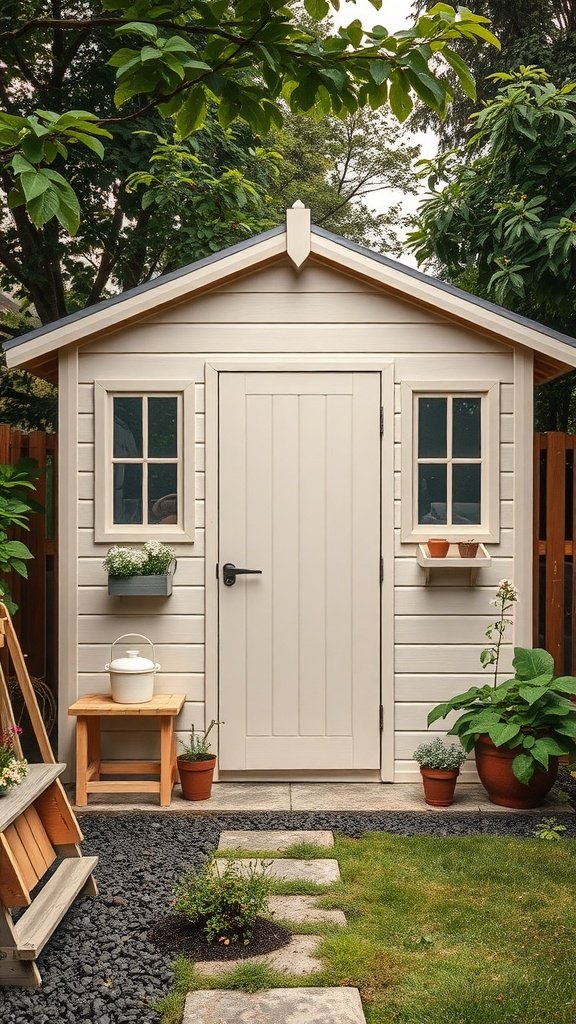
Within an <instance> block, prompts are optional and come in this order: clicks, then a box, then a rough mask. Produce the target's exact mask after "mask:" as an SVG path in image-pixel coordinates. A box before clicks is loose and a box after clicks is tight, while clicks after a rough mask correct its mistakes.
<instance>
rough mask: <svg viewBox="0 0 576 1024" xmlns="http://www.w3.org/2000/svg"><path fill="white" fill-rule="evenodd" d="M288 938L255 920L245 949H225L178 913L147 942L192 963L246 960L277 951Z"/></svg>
mask: <svg viewBox="0 0 576 1024" xmlns="http://www.w3.org/2000/svg"><path fill="white" fill-rule="evenodd" d="M291 938H292V935H291V933H290V932H289V931H288V929H287V928H283V927H282V925H281V924H276V922H275V921H268V920H266V918H264V917H258V918H257V919H256V925H255V927H254V931H253V932H252V938H251V939H250V942H249V943H248V945H247V946H245V945H244V944H243V943H242V942H231V943H230V945H229V946H226V945H224V943H223V942H208V941H207V939H206V937H205V936H204V934H203V933H202V932H201V931H200V930H199V928H198V927H195V926H194V925H192V924H190V922H189V921H188V919H187V918H185V917H183V916H182V914H169V915H168V916H167V917H163V918H162V919H161V920H160V921H157V922H156V923H155V924H154V925H153V927H152V928H151V929H150V931H149V933H148V940H149V942H152V943H153V944H154V945H155V946H157V947H158V949H160V950H161V951H162V952H163V953H183V954H184V955H185V956H189V957H191V958H192V959H193V960H247V959H249V958H250V957H252V956H258V955H259V954H261V953H271V952H272V951H273V950H274V949H281V948H282V946H287V945H288V943H289V942H290V939H291Z"/></svg>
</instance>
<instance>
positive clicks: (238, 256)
mask: <svg viewBox="0 0 576 1024" xmlns="http://www.w3.org/2000/svg"><path fill="white" fill-rule="evenodd" d="M285 252H286V233H285V232H282V233H281V234H278V235H274V237H273V238H267V239H265V240H264V241H262V242H258V243H257V244H256V245H252V246H247V247H246V248H245V249H242V250H241V251H240V252H235V253H232V254H231V255H230V256H225V257H224V258H223V259H221V260H215V262H214V263H210V264H208V266H204V267H199V268H198V269H197V270H191V271H190V273H189V274H182V276H181V277H178V278H176V279H175V280H173V281H164V282H162V283H160V282H159V283H158V286H157V287H154V288H148V289H146V290H144V291H140V292H138V293H137V294H136V295H131V296H127V297H126V298H125V299H124V300H123V301H120V302H116V303H114V304H113V305H110V306H106V307H104V308H101V309H98V308H96V309H95V310H94V312H93V313H88V314H87V315H86V316H85V317H82V318H80V319H78V320H74V321H73V322H72V323H68V324H64V325H63V326H62V327H60V328H58V327H55V328H54V330H52V331H49V332H48V333H47V334H43V335H41V336H40V337H38V338H32V339H31V340H30V341H28V342H25V343H24V344H22V345H16V346H15V347H14V348H10V349H8V350H7V351H6V365H7V367H8V368H9V369H12V368H13V367H15V366H23V365H25V364H26V363H27V362H29V361H30V360H32V359H34V360H36V359H39V358H41V357H43V356H46V355H49V354H50V353H51V352H55V351H57V350H58V349H61V348H65V347H67V346H68V345H74V344H82V343H84V342H85V341H87V340H88V339H90V338H92V337H93V336H94V335H97V334H103V333H105V332H106V331H109V330H114V329H115V328H117V327H120V326H123V325H124V324H125V323H126V322H127V321H132V320H141V319H144V317H146V316H148V315H149V314H150V313H153V312H154V311H155V310H156V309H158V308H159V307H161V306H165V305H170V304H172V303H174V302H179V301H182V300H183V299H185V298H187V297H188V296H189V295H191V294H192V293H193V292H196V291H201V290H204V289H206V288H212V287H214V286H217V285H219V284H221V283H222V280H223V279H224V278H227V277H231V276H232V277H233V276H234V275H236V274H241V273H242V272H243V271H246V270H255V269H256V268H257V267H258V265H259V264H261V263H266V262H268V261H269V260H271V259H274V258H277V257H278V256H283V255H284V254H285Z"/></svg>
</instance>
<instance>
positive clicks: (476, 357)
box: [5, 203, 576, 782]
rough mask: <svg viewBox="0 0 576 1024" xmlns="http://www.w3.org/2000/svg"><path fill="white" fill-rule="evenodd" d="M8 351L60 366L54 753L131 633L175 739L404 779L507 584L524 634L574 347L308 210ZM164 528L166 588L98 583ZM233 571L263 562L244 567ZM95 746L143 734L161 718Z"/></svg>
mask: <svg viewBox="0 0 576 1024" xmlns="http://www.w3.org/2000/svg"><path fill="white" fill-rule="evenodd" d="M5 349H6V357H7V362H8V366H10V367H22V368H26V369H28V370H30V371H32V372H33V373H36V374H38V375H39V376H45V377H47V378H49V379H52V380H57V381H58V385H59V396H60V397H59V401H60V427H59V431H60V452H59V530H60V562H59V595H60V596H59V622H60V641H59V644H60V653H59V657H60V670H59V671H60V751H59V755H60V759H62V760H67V761H72V760H73V755H72V745H71V744H72V729H73V724H72V723H71V721H70V720H69V719H68V717H67V714H66V711H67V707H68V705H69V704H71V703H72V702H73V701H74V700H75V699H76V698H77V696H79V695H82V694H85V693H94V692H98V691H103V690H104V689H106V688H107V686H108V676H107V674H106V673H105V672H104V666H105V664H106V662H107V661H108V660H109V646H110V644H111V642H112V641H113V640H114V639H115V638H116V637H117V636H119V635H120V634H123V633H128V632H132V631H134V632H136V633H141V634H145V635H147V636H149V637H150V638H151V639H152V640H153V641H154V643H155V644H156V650H157V658H158V661H159V663H160V665H161V672H160V674H159V676H158V681H157V685H158V686H159V688H160V690H161V691H162V692H165V693H173V692H181V693H185V694H186V703H185V705H184V708H183V710H182V712H181V714H180V716H179V719H178V723H177V726H176V728H177V734H178V733H180V734H183V733H185V732H187V731H188V730H189V728H190V725H191V724H192V723H194V725H195V726H196V728H201V727H202V726H203V724H204V721H205V720H206V721H210V720H211V719H212V718H217V719H218V720H219V721H220V722H221V723H222V724H221V725H220V728H219V744H218V746H219V749H218V753H219V768H220V778H222V779H228V780H250V779H262V780H273V779H281V778H282V779H306V778H307V779H318V780H323V779H332V780H342V781H346V780H353V781H369V780H374V781H377V780H383V781H387V782H391V781H400V782H403V781H411V780H413V779H414V778H415V777H416V774H417V770H418V768H417V765H415V764H414V762H413V761H412V760H411V756H412V752H413V750H414V748H415V746H417V744H418V743H419V742H420V741H421V740H422V739H423V737H424V735H425V733H426V716H427V713H428V711H429V710H430V708H431V707H432V706H433V705H434V704H435V703H437V702H438V701H440V700H442V699H447V698H449V697H450V696H451V695H453V694H454V693H456V692H458V691H460V690H463V689H466V688H467V686H468V685H470V684H471V683H473V682H477V681H479V680H483V679H484V677H483V676H482V673H481V669H480V663H479V653H480V651H481V649H482V647H483V646H485V644H484V643H483V641H484V631H485V629H486V626H487V625H488V623H489V622H490V621H491V618H492V616H491V611H492V609H491V607H490V603H489V602H490V598H491V597H492V595H493V588H494V587H495V585H496V584H497V582H498V581H499V580H500V579H501V578H503V577H507V578H509V579H513V580H514V582H515V583H516V585H517V586H518V587H519V590H520V602H519V604H518V606H517V610H516V615H515V626H514V633H515V637H514V639H515V642H516V643H520V644H526V645H530V644H531V641H532V624H531V591H532V544H533V538H532V505H533V493H532V438H533V425H532V409H533V387H534V382H541V381H545V380H548V379H550V378H552V377H554V376H557V375H559V374H562V373H564V372H566V371H567V370H568V369H570V368H572V367H574V366H576V341H575V340H574V339H572V338H568V337H565V336H563V335H560V334H557V333H554V332H553V331H551V330H548V329H547V328H544V327H542V326H540V325H539V324H537V323H534V322H531V321H529V320H526V319H524V318H522V317H519V316H516V315H514V314H513V313H510V312H508V311H506V310H504V309H501V308H499V307H497V306H494V305H492V304H490V303H487V302H484V301H483V300H481V299H478V298H477V297H474V296H472V295H469V294H467V293H465V292H462V291H460V290H458V289H456V288H453V287H451V286H449V285H447V284H445V283H443V282H441V281H439V280H437V279H435V278H433V277H429V276H426V275H425V274H422V273H420V272H418V271H416V270H414V269H412V268H410V267H408V266H405V265H404V264H401V263H398V262H395V261H393V260H391V259H389V258H387V257H385V256H382V255H380V254H378V253H375V252H371V251H369V250H367V249H363V248H361V247H359V246H358V245H355V244H353V243H351V242H348V241H346V240H345V239H343V238H339V237H337V236H335V235H332V234H330V233H329V232H327V231H324V230H322V229H321V228H318V227H315V226H313V225H311V224H310V213H309V211H308V210H307V209H305V208H304V207H303V206H302V204H298V203H297V204H295V207H293V208H292V209H290V210H288V211H287V217H286V224H285V225H282V226H280V227H278V228H275V229H273V230H271V231H268V232H266V233H264V234H261V235H259V236H257V237H254V238H251V239H249V240H247V241H244V242H241V243H240V244H238V245H236V246H234V247H233V248H230V249H227V250H225V251H223V252H218V253H215V254H214V255H213V256H210V257H208V258H206V259H203V260H200V261H199V262H197V263H195V264H193V265H191V266H187V267H184V268H183V269H181V270H178V271H176V272H174V273H171V274H169V275H166V276H164V277H161V278H158V279H156V280H154V281H152V282H150V283H148V284H146V285H143V286H141V287H139V288H136V289H134V290H132V291H129V292H125V293H124V294H122V295H118V296H115V297H114V298H112V299H109V300H107V301H105V302H102V303H99V304H98V305H96V306H93V307H91V308H89V309H85V310H82V311H81V312H79V313H76V314H74V315H72V316H69V317H67V318H65V319H64V320H62V321H60V322H58V323H53V324H50V325H48V326H47V327H43V328H40V329H38V330H36V331H33V332H32V333H30V334H28V335H26V336H24V337H21V338H17V339H14V340H11V341H8V342H7V343H6V344H5ZM434 537H442V538H447V539H448V540H449V541H450V542H451V543H452V547H451V548H450V552H449V556H448V558H446V559H435V560H430V559H429V557H428V551H427V547H426V542H427V540H428V539H429V538H434ZM148 539H159V540H163V541H166V542H167V543H169V544H171V545H173V546H174V548H175V550H176V555H177V570H176V573H175V576H174V583H173V591H172V593H171V595H170V596H164V597H162V596H132V597H126V596H110V595H109V594H108V589H107V578H106V574H105V571H104V568H103V565H102V561H103V558H104V556H105V554H106V552H107V550H108V549H109V547H110V546H111V545H113V544H116V543H121V544H132V543H141V542H142V541H144V540H148ZM466 540H474V541H477V542H479V543H480V548H479V551H478V555H477V557H476V559H475V560H474V562H473V563H472V565H471V564H470V559H467V558H462V557H461V556H460V555H459V553H458V548H457V546H456V542H458V541H466ZM224 565H227V566H228V568H227V578H226V580H225V579H224V576H225V574H224V572H223V566H224ZM230 565H231V566H232V567H234V566H236V567H238V568H247V569H256V570H261V575H238V577H237V578H236V577H235V575H234V573H233V572H232V577H233V579H232V584H233V585H229V584H230V579H231V576H230V574H231V569H230V568H229V566H230ZM506 658H507V661H508V663H509V661H510V649H507V652H506ZM436 727H438V728H442V727H443V726H442V725H441V724H440V723H437V724H436V726H435V728H436ZM104 739H105V744H106V748H107V750H108V752H109V753H110V755H111V756H115V757H118V756H121V757H123V758H124V759H126V760H128V759H131V758H142V757H150V756H153V755H154V753H155V751H154V749H153V747H154V744H155V743H156V735H155V734H154V733H153V732H147V731H146V725H145V722H144V723H136V725H134V726H131V727H130V729H128V727H127V726H126V725H125V724H123V723H122V720H121V719H120V724H119V725H118V727H117V728H116V725H114V727H113V726H112V725H110V728H109V731H108V732H107V733H106V734H105V737H104ZM466 777H468V778H472V777H473V776H472V766H471V767H470V770H469V774H468V776H467V775H466V770H465V772H464V778H466Z"/></svg>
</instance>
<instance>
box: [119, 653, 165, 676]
mask: <svg viewBox="0 0 576 1024" xmlns="http://www.w3.org/2000/svg"><path fill="white" fill-rule="evenodd" d="M126 655H127V656H126V657H125V658H115V659H114V661H111V662H110V664H109V665H108V666H107V668H108V669H109V670H110V671H111V672H125V673H130V672H154V670H155V669H156V665H155V664H154V662H153V661H150V658H141V657H140V656H139V655H140V651H136V650H131V651H126Z"/></svg>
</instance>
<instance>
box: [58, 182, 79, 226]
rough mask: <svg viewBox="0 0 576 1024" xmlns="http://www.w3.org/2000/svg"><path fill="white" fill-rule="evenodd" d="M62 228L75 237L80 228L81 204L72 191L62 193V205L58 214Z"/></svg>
mask: <svg viewBox="0 0 576 1024" xmlns="http://www.w3.org/2000/svg"><path fill="white" fill-rule="evenodd" d="M56 216H57V218H58V220H59V221H60V223H61V225H62V227H63V228H64V229H65V230H66V231H67V232H68V234H69V235H70V236H74V235H75V234H76V232H77V231H78V228H79V226H80V217H81V214H80V204H79V202H78V199H77V197H76V194H75V192H74V191H73V190H72V189H69V190H66V191H61V192H60V205H59V208H58V212H57V214H56Z"/></svg>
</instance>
